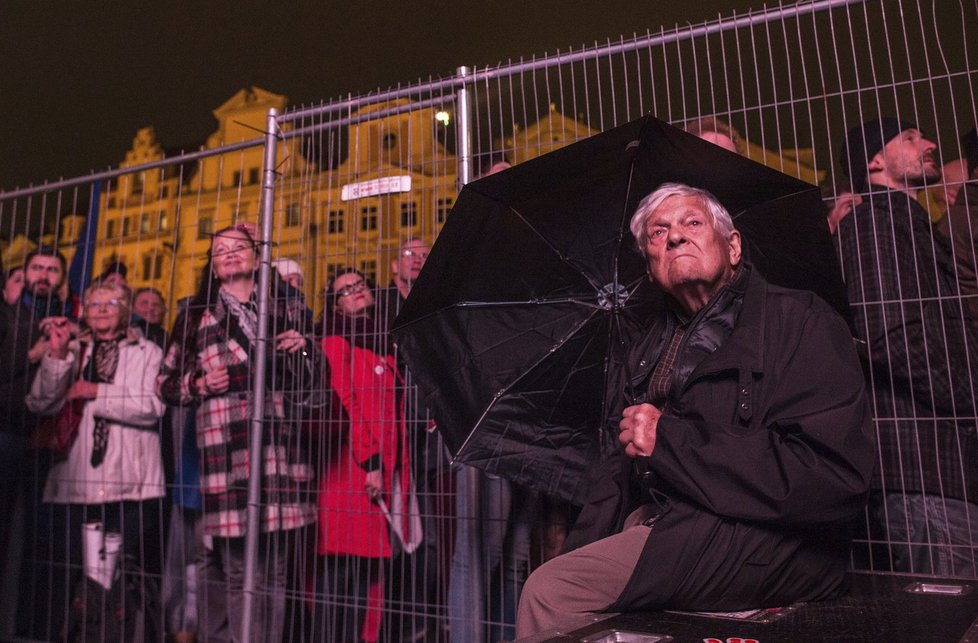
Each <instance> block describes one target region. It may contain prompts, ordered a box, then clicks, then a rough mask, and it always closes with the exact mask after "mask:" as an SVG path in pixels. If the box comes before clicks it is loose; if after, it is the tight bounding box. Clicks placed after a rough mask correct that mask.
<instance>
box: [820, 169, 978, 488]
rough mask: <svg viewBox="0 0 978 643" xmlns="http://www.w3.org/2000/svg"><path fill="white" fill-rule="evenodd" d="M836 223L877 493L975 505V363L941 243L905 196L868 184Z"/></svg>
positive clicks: (976, 356) (977, 439) (945, 248)
mask: <svg viewBox="0 0 978 643" xmlns="http://www.w3.org/2000/svg"><path fill="white" fill-rule="evenodd" d="M873 188H874V190H875V191H874V192H873V193H872V194H871V195H870V197H869V199H867V200H866V201H865V202H863V203H862V204H861V205H859V206H858V207H857V208H856V209H855V211H854V212H853V214H852V215H851V216H849V217H846V218H845V219H843V220H842V223H841V224H840V226H839V242H840V249H841V251H840V259H841V261H842V269H843V273H844V275H845V279H846V286H847V288H848V291H849V303H850V304H851V306H852V314H853V318H854V321H855V331H856V336H857V337H858V338H859V339H860V340H862V341H863V342H864V354H863V355H862V358H863V362H864V370H865V371H866V376H867V379H868V381H869V384H870V387H871V389H872V391H873V401H874V405H873V414H874V417H875V419H876V428H877V432H878V444H879V448H880V471H879V472H878V477H877V480H876V485H875V486H876V487H877V488H879V489H882V490H884V491H896V492H904V491H910V492H923V493H930V494H935V495H939V496H942V497H950V498H957V499H959V500H968V501H971V502H978V467H976V466H975V463H976V462H978V436H976V435H975V382H978V380H976V379H973V375H972V374H970V373H969V362H971V364H970V367H971V368H974V366H975V365H974V361H975V360H976V359H978V352H976V345H975V342H974V337H973V336H972V334H971V333H970V329H968V328H967V327H966V325H965V322H964V315H963V312H962V307H961V304H962V302H961V298H960V296H959V295H958V286H957V282H956V280H955V277H954V268H953V266H952V261H953V258H952V253H951V249H950V247H949V246H948V244H947V243H946V241H945V240H944V239H943V238H941V237H940V236H935V235H933V234H932V232H931V223H930V216H929V215H928V214H927V211H926V210H924V209H923V208H922V207H921V206H920V204H918V203H917V202H916V201H914V200H912V199H911V198H910V197H909V196H908V195H907V194H905V193H904V192H900V191H896V190H887V189H885V188H881V187H880V186H873Z"/></svg>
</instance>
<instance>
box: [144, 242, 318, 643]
mask: <svg viewBox="0 0 978 643" xmlns="http://www.w3.org/2000/svg"><path fill="white" fill-rule="evenodd" d="M257 249H258V245H257V242H256V232H255V230H254V228H253V227H252V226H249V225H245V224H239V225H234V226H231V227H228V228H224V229H222V230H219V231H217V232H215V233H214V235H213V236H212V237H211V247H210V250H209V251H208V262H207V265H206V266H205V268H204V273H203V278H202V279H201V283H200V286H199V289H198V291H197V294H196V295H195V296H194V298H193V300H191V302H190V304H189V305H188V307H187V309H186V310H185V311H184V312H183V313H181V315H180V316H179V317H178V318H177V320H176V323H175V324H174V328H173V334H172V337H173V341H172V343H171V344H170V348H169V350H168V351H167V355H166V358H165V359H164V361H163V367H162V369H161V371H160V378H159V380H160V392H161V394H162V396H163V399H164V400H166V401H167V402H168V403H171V404H182V405H189V404H192V405H194V406H195V407H196V415H195V424H196V433H197V447H198V450H199V455H200V490H201V495H202V498H203V514H202V521H203V531H204V533H205V534H206V535H207V536H208V537H209V540H210V542H211V543H212V547H209V548H208V550H207V552H206V555H205V557H204V560H203V561H202V562H201V567H202V568H201V569H199V570H198V577H199V578H201V579H202V580H201V583H202V584H201V586H200V587H199V589H198V606H199V615H198V616H199V631H198V636H199V638H200V639H201V640H206V641H235V642H238V643H243V636H244V632H243V629H244V627H243V626H244V622H245V618H246V617H247V618H250V619H251V620H250V622H249V625H250V626H251V632H252V635H251V638H250V639H249V640H248V641H247V643H254V642H257V641H275V642H276V643H277V642H278V641H280V640H281V638H282V634H283V632H284V628H285V614H286V603H285V597H286V590H287V584H288V574H289V571H290V570H289V562H290V555H291V551H292V550H293V548H294V546H295V541H296V540H297V539H298V538H299V537H300V536H301V535H302V532H301V530H300V528H301V527H304V526H305V525H309V524H311V523H313V522H315V519H316V507H315V504H314V500H315V498H314V497H313V493H314V485H313V479H314V472H313V470H312V468H311V467H310V466H309V464H308V462H307V461H306V459H305V454H304V453H303V451H304V449H303V445H302V436H301V435H300V433H299V428H298V426H297V425H296V422H295V421H293V419H292V418H291V416H290V414H289V412H288V411H287V409H286V404H287V398H288V397H289V395H290V394H292V393H294V392H295V389H296V388H297V385H296V384H295V379H294V378H293V377H292V374H293V373H294V372H295V370H297V368H298V365H299V364H300V362H301V361H302V360H307V359H311V357H310V356H311V355H312V352H313V346H312V343H311V340H310V339H308V338H306V337H305V336H303V335H302V334H301V332H300V331H299V330H298V329H301V328H302V324H303V320H304V317H305V308H304V306H302V307H300V306H298V305H292V304H293V303H295V302H296V301H297V300H296V299H295V298H290V299H289V300H288V301H286V300H282V299H275V298H271V297H270V304H269V306H270V310H269V317H270V318H269V319H268V337H269V342H268V345H267V350H268V361H267V367H268V368H267V373H268V379H267V380H266V389H265V391H264V392H263V394H264V402H265V405H264V409H265V411H264V418H263V419H264V423H263V425H262V452H261V453H260V454H255V453H253V452H252V450H251V444H250V435H251V427H252V413H253V408H254V407H253V404H254V401H255V395H254V392H253V386H252V374H253V369H254V368H255V366H256V357H257V351H258V350H259V344H258V324H259V317H258V281H257V279H256V276H257V275H256V271H257V269H258V252H257ZM289 364H293V365H294V367H295V368H292V369H291V370H290V367H289ZM307 385H309V386H322V383H320V382H307ZM259 457H260V461H261V462H262V477H261V498H260V532H261V533H260V536H259V540H258V564H257V566H256V572H257V574H256V575H257V578H256V581H255V583H256V599H255V601H254V604H253V609H252V611H251V613H250V614H246V613H245V611H244V607H245V594H244V570H245V565H246V563H247V554H246V551H245V536H246V533H247V526H248V517H247V514H248V481H249V477H250V474H251V471H252V469H251V466H250V463H251V462H252V461H256V460H258V458H259Z"/></svg>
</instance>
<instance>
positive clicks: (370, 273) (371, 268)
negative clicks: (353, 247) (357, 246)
mask: <svg viewBox="0 0 978 643" xmlns="http://www.w3.org/2000/svg"><path fill="white" fill-rule="evenodd" d="M360 272H362V273H363V274H365V275H367V277H369V278H370V281H372V282H374V283H376V282H377V260H376V259H364V260H363V261H361V262H360Z"/></svg>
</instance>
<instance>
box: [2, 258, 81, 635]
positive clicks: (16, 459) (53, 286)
mask: <svg viewBox="0 0 978 643" xmlns="http://www.w3.org/2000/svg"><path fill="white" fill-rule="evenodd" d="M65 275H66V270H65V258H64V256H62V255H61V253H60V252H58V250H57V249H56V248H53V247H50V246H39V247H38V248H35V249H34V250H32V251H31V252H30V253H28V255H27V257H26V258H25V261H24V286H23V290H22V291H21V292H20V293H19V294H18V296H17V298H16V300H15V301H13V303H8V302H6V301H0V364H2V367H0V516H2V518H3V520H2V524H0V552H3V553H4V555H6V553H7V551H8V548H9V547H10V546H12V545H13V544H14V543H15V542H17V541H18V540H23V541H24V548H25V550H24V555H23V556H21V557H19V558H17V559H11V561H10V562H11V565H10V566H8V567H6V568H4V566H3V565H2V564H0V572H3V574H0V578H3V579H5V580H4V583H10V582H12V583H15V584H16V583H17V582H18V578H19V579H20V583H21V585H22V587H21V593H20V596H21V598H22V604H21V607H20V609H19V610H18V621H19V623H18V632H21V633H25V634H30V633H32V631H31V628H38V629H37V631H40V628H41V623H40V622H38V621H37V618H38V616H39V614H35V609H34V607H35V603H40V605H39V606H38V607H37V610H36V611H37V612H38V613H39V612H40V611H42V610H43V609H45V608H46V606H45V605H43V601H29V600H27V598H28V597H33V596H35V595H36V594H35V593H34V591H36V590H37V588H36V587H34V586H33V583H35V582H38V581H40V580H41V579H40V578H39V577H38V576H37V574H36V573H34V574H32V573H31V571H32V570H31V569H30V568H29V567H26V566H25V567H24V573H23V574H20V575H19V576H18V573H19V572H18V570H19V567H20V565H21V564H22V561H24V560H28V561H29V560H31V559H33V558H34V557H35V554H38V555H39V552H34V550H33V547H32V543H33V542H34V538H33V537H32V535H31V532H32V531H33V530H34V529H36V528H37V521H36V518H37V517H38V516H37V514H38V504H37V503H39V502H40V493H39V488H38V485H39V484H40V483H43V481H44V478H45V471H44V466H45V464H44V463H45V459H44V458H43V456H42V457H40V458H33V457H29V453H30V452H29V451H28V450H27V446H28V442H29V440H30V438H31V436H32V435H33V433H34V430H35V428H36V427H37V422H38V417H37V416H36V415H34V414H33V413H31V412H30V411H29V410H28V409H27V405H26V404H25V403H24V398H25V397H26V396H27V393H28V391H30V388H31V383H32V382H33V381H34V375H35V373H37V369H38V367H39V366H40V363H41V357H42V356H43V355H44V354H45V353H47V352H48V349H49V343H48V339H47V337H46V336H45V335H44V334H43V333H42V332H40V330H39V326H40V322H41V320H42V319H44V318H45V317H59V316H62V315H64V314H65V312H66V311H65V306H64V303H63V302H62V301H61V300H60V299H59V298H58V290H59V289H60V288H61V286H62V284H63V283H64V280H65ZM18 498H20V499H22V501H23V503H24V512H23V516H24V519H23V520H22V521H16V520H14V515H15V514H14V508H15V507H16V505H17V501H18ZM33 571H34V572H36V571H37V570H33ZM32 618H34V619H35V622H34V624H33V625H28V621H30V620H31V619H32Z"/></svg>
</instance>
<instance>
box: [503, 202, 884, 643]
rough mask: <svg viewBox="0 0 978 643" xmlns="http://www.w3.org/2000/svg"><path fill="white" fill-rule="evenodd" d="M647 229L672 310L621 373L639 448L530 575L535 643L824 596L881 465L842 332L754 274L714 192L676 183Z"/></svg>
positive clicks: (601, 481) (524, 630)
mask: <svg viewBox="0 0 978 643" xmlns="http://www.w3.org/2000/svg"><path fill="white" fill-rule="evenodd" d="M632 232H633V234H635V236H636V238H637V240H638V245H639V248H640V249H641V251H642V253H643V254H644V255H645V257H646V259H647V261H648V269H649V275H650V277H651V278H652V280H653V281H655V282H656V283H657V284H658V285H659V286H660V288H661V289H662V291H663V292H664V293H665V294H666V295H667V298H666V299H667V304H668V305H667V306H666V307H665V308H664V309H663V312H662V315H661V316H660V317H659V318H658V319H655V320H651V322H652V323H651V324H650V326H649V328H648V330H647V332H645V333H644V335H643V336H642V337H641V338H640V339H639V340H638V341H636V342H635V343H633V345H632V346H631V347H629V350H628V352H627V355H624V356H622V357H621V359H620V361H621V362H623V363H621V364H618V365H617V368H616V369H614V370H615V371H616V372H619V373H622V374H623V375H622V377H621V379H623V380H624V381H623V382H622V386H621V388H620V390H622V391H623V395H622V400H621V401H620V406H623V407H624V408H623V409H621V413H620V414H619V415H617V416H616V417H615V418H614V419H613V420H612V421H614V420H619V419H620V422H619V428H620V429H621V433H620V435H619V441H620V442H621V444H622V445H623V447H624V452H623V453H619V454H617V455H616V456H614V457H612V458H611V459H610V460H609V461H605V462H603V463H601V464H600V466H599V467H597V468H596V469H595V472H594V475H593V479H592V481H591V487H590V488H591V490H592V491H591V494H590V497H589V498H588V500H587V502H586V503H585V505H584V507H583V509H582V512H581V515H580V517H579V519H578V521H577V523H576V524H575V526H574V531H573V532H572V533H571V535H570V537H569V538H568V541H567V543H566V546H565V553H564V554H562V555H561V556H558V557H557V558H555V559H553V560H551V561H550V562H548V563H546V564H544V565H543V566H541V567H540V568H539V569H537V570H536V572H534V573H533V575H531V576H530V578H529V579H528V580H527V582H526V585H525V586H524V588H523V595H522V599H521V601H520V610H519V616H518V618H517V634H518V636H520V637H523V636H528V635H531V634H533V633H537V632H541V631H545V630H548V629H550V628H553V627H555V626H557V625H561V626H562V627H565V628H566V627H569V624H573V623H574V622H575V620H577V619H580V618H581V617H582V616H587V615H592V614H594V613H598V612H621V611H631V610H649V609H659V608H680V609H696V610H739V609H747V608H754V607H764V606H772V605H784V604H787V603H792V602H795V601H809V600H818V599H823V598H827V597H831V596H833V595H835V594H836V593H837V592H838V591H839V590H840V587H841V586H842V583H843V580H844V576H845V571H846V567H847V562H848V552H849V545H850V542H851V530H850V527H851V522H852V520H853V518H854V517H855V516H857V515H858V514H859V513H860V512H861V510H862V509H863V507H864V503H865V499H866V492H867V490H868V488H869V480H870V476H871V472H872V467H873V440H872V430H871V426H870V415H869V406H868V404H867V402H866V397H865V385H864V383H863V380H862V378H861V376H860V373H859V362H858V359H857V357H856V352H855V349H854V348H853V345H852V339H851V337H850V334H849V331H848V329H847V327H846V324H845V322H844V321H843V320H842V319H841V318H840V317H839V316H838V315H837V314H836V313H835V312H834V311H833V310H832V309H831V308H830V307H829V306H828V305H827V304H826V303H825V302H823V301H822V300H820V299H819V298H818V297H816V296H815V295H813V294H811V293H808V292H801V291H794V290H787V289H784V288H779V287H776V286H773V285H770V284H768V283H767V282H765V281H764V280H763V279H762V278H761V277H760V275H758V274H757V273H755V272H754V271H753V270H752V269H751V267H750V266H749V265H747V264H745V263H742V262H741V245H740V235H739V233H738V232H737V231H736V230H734V228H733V224H732V222H731V220H730V216H729V214H728V213H727V212H726V210H725V209H724V208H723V206H721V205H720V204H719V202H717V201H716V200H715V199H714V198H713V197H712V195H710V194H709V193H707V192H704V191H702V190H698V189H695V188H690V187H688V186H685V185H680V184H668V183H667V184H664V185H663V186H661V187H660V188H659V189H658V190H656V191H655V192H653V193H652V194H650V195H649V196H647V197H646V198H645V199H644V200H643V201H642V202H641V204H640V205H639V207H638V210H637V211H636V213H635V216H634V217H633V219H632Z"/></svg>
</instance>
